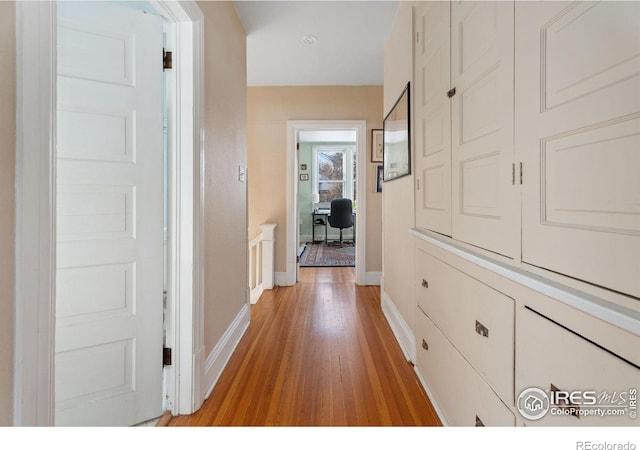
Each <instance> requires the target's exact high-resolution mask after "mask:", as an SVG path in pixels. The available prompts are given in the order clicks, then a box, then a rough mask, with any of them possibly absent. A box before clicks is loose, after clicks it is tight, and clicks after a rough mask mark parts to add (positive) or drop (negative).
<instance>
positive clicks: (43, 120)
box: [13, 1, 204, 426]
mask: <svg viewBox="0 0 640 450" xmlns="http://www.w3.org/2000/svg"><path fill="white" fill-rule="evenodd" d="M151 3H152V4H153V6H154V7H155V9H156V10H157V11H158V12H159V14H161V15H162V16H163V17H164V19H165V20H166V22H167V25H168V42H167V46H168V47H173V49H175V53H174V55H175V58H174V69H173V70H172V71H171V72H170V73H168V80H169V83H168V91H167V94H168V96H167V97H168V98H167V104H168V113H169V121H168V127H169V149H168V150H169V167H168V171H169V186H168V189H169V199H168V203H169V211H168V214H169V225H168V226H169V233H168V243H167V244H168V249H169V252H168V253H169V271H168V272H169V274H168V278H169V279H168V292H167V309H166V317H165V323H166V345H168V346H170V347H172V349H173V355H174V356H173V365H172V366H168V367H167V368H166V369H165V373H164V377H165V380H164V385H165V392H163V393H162V394H163V397H164V398H165V399H166V400H165V402H164V409H165V410H168V411H171V413H172V414H174V415H177V414H190V413H192V412H194V411H195V410H197V409H198V408H199V407H200V406H201V405H202V402H203V401H204V395H203V394H204V392H202V379H203V376H204V356H203V355H204V330H203V328H204V323H203V320H204V296H203V293H204V275H203V269H204V267H203V263H202V262H203V255H202V248H201V247H202V246H201V245H200V243H201V242H204V236H203V230H204V227H203V223H204V184H203V180H204V177H203V173H202V171H203V168H204V164H203V158H204V103H203V101H202V98H203V95H204V15H203V14H202V11H201V10H200V9H199V8H198V6H197V4H196V3H195V2H174V1H152V2H151ZM56 35H57V23H56V4H55V2H16V71H17V77H16V79H17V83H16V84H17V86H16V261H15V262H16V294H15V296H16V303H15V353H14V405H13V406H14V425H17V426H38V425H39V426H51V425H54V422H55V380H54V376H55V370H54V364H55V279H56V275H55V274H56V272H55V271H56V229H55V227H56V213H55V212H56V150H55V149H56V109H57V104H56V84H57V67H56V58H57V55H56V44H57V39H56Z"/></svg>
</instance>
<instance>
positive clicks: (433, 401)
mask: <svg viewBox="0 0 640 450" xmlns="http://www.w3.org/2000/svg"><path fill="white" fill-rule="evenodd" d="M413 370H414V372H415V373H416V375H418V379H419V380H420V384H422V387H423V388H424V390H425V392H426V393H427V396H428V397H429V401H430V402H431V405H433V409H435V410H436V414H437V415H438V419H440V422H442V425H443V426H445V427H446V426H449V423H448V422H447V421H446V420H445V418H444V413H443V412H442V409H441V408H440V405H438V402H437V401H436V398H435V397H434V396H433V392H431V389H429V385H428V384H427V382H426V380H425V379H424V377H423V376H422V374H421V373H420V369H418V366H413Z"/></svg>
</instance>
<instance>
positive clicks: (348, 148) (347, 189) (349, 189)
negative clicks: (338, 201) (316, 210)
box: [311, 144, 356, 200]
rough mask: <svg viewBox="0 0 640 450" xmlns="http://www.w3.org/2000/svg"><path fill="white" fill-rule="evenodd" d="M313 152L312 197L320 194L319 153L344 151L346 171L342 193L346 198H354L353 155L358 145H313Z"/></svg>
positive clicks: (344, 172)
mask: <svg viewBox="0 0 640 450" xmlns="http://www.w3.org/2000/svg"><path fill="white" fill-rule="evenodd" d="M311 148H312V153H313V167H312V168H311V169H312V170H311V181H312V185H311V195H312V198H318V197H316V196H317V195H318V194H319V191H318V183H319V180H318V167H319V164H318V153H320V152H343V153H344V163H343V164H344V165H343V168H344V171H343V183H344V188H343V190H342V194H343V196H344V198H349V199H351V200H353V196H354V194H355V192H353V182H354V177H353V157H354V155H355V154H356V146H355V145H320V144H319V145H313V146H312V147H311Z"/></svg>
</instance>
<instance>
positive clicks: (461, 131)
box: [451, 2, 519, 257]
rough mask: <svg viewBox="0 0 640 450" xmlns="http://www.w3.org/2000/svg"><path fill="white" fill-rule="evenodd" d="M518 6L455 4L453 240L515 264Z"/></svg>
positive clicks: (452, 26) (452, 72) (452, 27)
mask: <svg viewBox="0 0 640 450" xmlns="http://www.w3.org/2000/svg"><path fill="white" fill-rule="evenodd" d="M513 14H514V5H513V3H512V2H454V3H452V9H451V24H452V25H451V77H452V80H451V84H452V86H454V87H455V88H456V93H455V95H454V96H453V97H452V103H451V111H452V120H451V126H452V180H453V182H452V212H453V214H452V232H453V237H454V238H455V239H459V240H461V241H464V242H467V243H470V244H473V245H476V246H479V247H482V248H485V249H487V250H490V251H493V252H496V253H499V254H502V255H505V256H510V257H514V256H516V253H517V240H516V239H517V227H518V222H517V217H518V210H519V206H518V205H519V204H518V200H519V199H518V190H517V189H516V188H514V186H513V173H512V164H513V131H514V127H513V108H514V97H513V45H514V30H513Z"/></svg>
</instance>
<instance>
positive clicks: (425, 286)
mask: <svg viewBox="0 0 640 450" xmlns="http://www.w3.org/2000/svg"><path fill="white" fill-rule="evenodd" d="M422 287H423V288H428V287H429V282H428V281H427V280H425V279H424V278H423V279H422Z"/></svg>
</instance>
